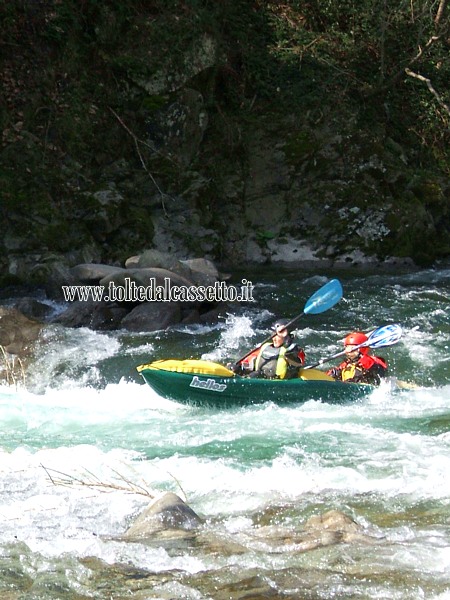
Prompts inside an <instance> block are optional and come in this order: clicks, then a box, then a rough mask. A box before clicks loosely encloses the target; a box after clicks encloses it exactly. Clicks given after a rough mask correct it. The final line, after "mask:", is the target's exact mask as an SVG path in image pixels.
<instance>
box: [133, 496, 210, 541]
mask: <svg viewBox="0 0 450 600" xmlns="http://www.w3.org/2000/svg"><path fill="white" fill-rule="evenodd" d="M202 523H203V520H202V519H201V518H200V517H199V516H198V515H197V514H196V513H195V512H194V511H193V510H192V508H190V507H189V506H188V505H187V504H186V503H185V502H184V501H183V500H182V499H181V498H180V497H179V496H177V495H176V494H174V493H172V492H165V493H164V494H162V495H161V496H158V497H157V498H155V500H153V502H151V503H150V504H149V505H148V506H147V508H145V509H144V511H143V512H142V513H141V514H140V515H139V516H138V518H137V519H136V520H135V521H134V522H133V524H132V525H131V526H130V527H129V528H128V529H127V531H126V532H125V534H124V535H123V539H125V540H127V541H135V540H143V539H152V538H153V537H155V536H157V535H160V534H161V532H164V531H165V532H172V533H173V532H175V531H177V530H178V531H179V530H182V531H192V530H195V529H197V528H198V527H200V525H201V524H202Z"/></svg>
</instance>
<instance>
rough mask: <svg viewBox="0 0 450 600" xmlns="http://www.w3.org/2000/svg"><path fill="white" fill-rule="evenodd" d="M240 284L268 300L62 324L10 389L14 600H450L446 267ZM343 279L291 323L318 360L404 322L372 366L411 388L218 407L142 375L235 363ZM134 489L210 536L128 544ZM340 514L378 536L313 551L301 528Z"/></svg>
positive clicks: (261, 274) (289, 274)
mask: <svg viewBox="0 0 450 600" xmlns="http://www.w3.org/2000/svg"><path fill="white" fill-rule="evenodd" d="M243 276H245V277H246V279H248V280H251V281H252V282H253V284H254V291H253V296H254V299H255V302H253V303H246V304H240V305H239V304H236V305H230V307H229V310H228V312H227V313H226V314H225V315H224V317H223V318H222V319H220V321H219V323H218V324H215V325H189V326H182V327H181V326H180V327H175V328H172V329H170V330H167V331H159V332H155V333H151V334H131V333H127V332H124V331H117V332H107V333H105V332H104V333H101V332H94V331H91V330H88V329H84V328H82V329H76V330H71V329H64V328H62V327H60V326H56V325H50V326H48V327H47V328H46V330H45V334H44V336H43V339H42V342H41V344H40V348H39V353H38V355H37V356H36V358H35V360H34V361H33V363H32V365H31V366H30V369H29V372H28V374H27V381H26V387H23V386H18V387H17V388H15V387H2V388H0V423H1V427H0V458H1V460H0V517H1V521H2V527H1V528H0V598H1V599H3V598H4V599H8V600H10V599H11V600H12V599H16V598H17V599H20V600H38V599H41V598H42V599H44V598H45V599H49V598H54V599H56V598H58V599H61V600H75V599H77V600H79V599H84V598H99V599H105V600H106V599H108V600H109V599H111V598H113V599H114V600H118V599H122V598H134V599H144V598H145V599H156V598H158V599H172V598H173V599H175V598H177V599H178V598H186V599H192V600H203V599H205V600H206V599H214V600H222V599H223V600H225V599H232V600H238V599H241V598H242V599H243V598H246V599H247V600H249V599H252V600H258V599H265V598H280V599H281V598H283V599H285V600H286V599H288V600H289V599H311V600H313V599H331V598H338V597H339V598H349V599H358V600H360V599H366V598H367V599H369V598H380V599H393V600H394V599H395V600H403V599H404V600H411V599H416V598H417V599H422V598H424V599H433V600H438V599H439V600H444V599H450V477H449V472H450V352H449V345H450V311H449V301H450V270H449V269H446V268H442V269H435V270H422V271H414V272H403V271H402V272H397V273H393V272H387V273H386V272H381V271H380V272H378V271H367V272H363V271H342V272H320V273H319V274H317V273H314V272H304V271H301V270H297V271H295V270H286V271H283V270H281V269H280V270H277V271H266V270H263V269H261V270H258V271H254V272H251V273H248V272H246V273H244V274H243ZM336 277H337V278H339V280H340V281H341V283H342V285H343V289H344V297H343V299H342V300H341V301H340V302H339V303H338V304H336V305H335V306H334V307H333V308H331V309H330V310H328V311H326V312H324V313H322V314H319V315H303V317H302V318H301V319H300V320H299V322H298V326H297V327H298V329H297V334H296V335H297V338H296V339H297V341H298V343H299V344H300V345H302V346H303V347H304V348H305V351H306V355H307V363H312V362H316V361H317V360H318V359H320V358H322V357H325V356H328V355H331V354H333V353H335V352H337V351H339V350H340V349H341V348H342V340H343V338H344V337H345V335H346V333H348V332H349V331H351V330H353V329H361V330H364V331H371V330H373V329H375V328H376V327H379V326H381V325H384V324H387V323H399V324H400V325H401V326H402V328H403V337H402V339H401V341H400V342H399V343H398V344H397V345H395V346H392V347H389V348H383V349H382V350H381V349H380V350H378V351H377V353H378V354H381V355H382V356H383V357H384V358H386V359H387V360H388V362H389V367H390V373H391V375H395V376H396V377H397V378H399V379H401V380H402V381H405V382H409V383H410V384H414V385H411V386H410V387H409V388H407V389H402V390H401V391H397V392H393V391H392V389H391V388H390V387H388V386H384V385H382V386H381V387H380V388H378V389H377V390H376V391H375V392H373V393H372V394H371V395H370V396H368V397H367V398H365V399H364V400H359V401H357V402H354V403H350V404H345V405H328V404H325V403H322V402H321V401H320V399H311V400H309V401H307V402H306V403H304V404H293V405H288V406H286V405H284V406H278V405H277V404H275V403H273V402H265V403H262V404H258V405H254V406H249V407H245V408H233V409H227V410H222V411H220V410H213V409H202V408H194V407H189V406H182V405H179V404H176V403H174V402H171V401H169V400H164V399H162V398H160V397H158V396H157V395H156V393H155V392H153V391H152V390H151V389H150V388H149V387H148V386H146V385H145V384H144V382H143V381H142V380H141V379H140V377H139V376H138V374H137V372H136V366H137V365H139V364H141V363H144V362H149V361H150V360H156V359H159V358H207V359H211V360H216V361H219V362H224V363H226V362H228V361H230V360H233V359H235V358H237V357H239V356H241V355H242V354H243V353H245V352H246V351H247V350H248V349H250V348H251V347H252V346H253V345H255V344H257V343H258V342H259V341H261V340H262V339H264V338H265V337H266V336H267V334H268V328H269V326H270V324H271V323H272V321H273V320H274V319H275V318H277V317H294V316H296V315H297V314H299V313H301V312H302V310H303V307H304V305H305V302H306V301H307V299H308V297H309V296H310V295H311V294H313V293H314V292H315V291H316V290H317V289H319V288H320V287H321V286H322V285H323V284H324V283H326V282H327V280H329V279H332V278H336ZM60 308H61V307H56V306H55V310H59V309H60ZM331 364H335V363H331ZM141 489H146V490H149V491H150V492H151V493H152V494H158V493H160V492H163V491H166V490H167V491H172V492H175V493H176V494H178V495H179V496H181V497H182V498H183V499H186V501H187V502H188V504H189V505H190V506H191V507H192V508H193V509H194V510H195V511H196V513H197V514H199V515H200V516H201V517H202V518H203V519H204V520H205V523H204V525H203V526H202V527H201V530H200V531H199V532H198V533H197V535H191V536H188V537H182V538H180V539H177V540H174V539H170V540H165V539H162V538H157V539H155V540H153V541H151V542H148V543H145V544H144V543H142V544H140V543H129V542H125V541H123V540H122V539H121V535H122V534H123V533H124V531H125V530H126V529H127V527H128V526H129V525H130V524H131V523H132V521H133V519H134V518H135V517H136V516H137V515H138V514H139V512H140V511H142V510H143V508H144V507H145V506H146V505H147V504H148V502H149V498H148V497H146V496H145V495H142V494H139V493H136V491H137V490H141ZM330 510H338V511H341V512H342V513H344V514H345V515H347V516H349V517H350V518H351V519H353V520H354V521H355V522H356V523H357V524H358V525H359V526H360V527H361V529H362V531H364V533H365V537H366V538H367V540H358V539H356V540H355V541H350V542H347V543H346V542H342V543H338V544H333V545H329V546H328V545H323V546H322V547H317V548H315V549H312V550H309V551H304V550H305V549H304V548H303V547H302V546H301V544H298V543H296V537H298V535H299V532H301V531H302V530H303V528H304V525H305V523H306V521H307V519H308V518H309V517H311V516H313V515H321V514H323V513H326V512H327V511H330ZM369 542H370V543H369Z"/></svg>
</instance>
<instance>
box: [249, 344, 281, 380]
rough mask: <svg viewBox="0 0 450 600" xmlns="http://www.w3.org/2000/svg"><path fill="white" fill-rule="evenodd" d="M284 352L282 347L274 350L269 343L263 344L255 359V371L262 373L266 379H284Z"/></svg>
mask: <svg viewBox="0 0 450 600" xmlns="http://www.w3.org/2000/svg"><path fill="white" fill-rule="evenodd" d="M286 350H287V348H285V347H284V346H280V347H279V348H275V347H274V346H272V344H271V343H270V342H267V343H265V344H263V345H262V346H261V349H260V352H259V354H258V357H257V359H256V363H255V370H256V371H262V372H263V373H264V375H265V376H266V377H278V378H279V379H284V378H285V377H286V373H287V369H288V365H287V362H286V361H285V360H284V355H285V354H286Z"/></svg>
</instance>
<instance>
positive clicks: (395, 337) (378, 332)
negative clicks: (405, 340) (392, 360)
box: [364, 324, 403, 348]
mask: <svg viewBox="0 0 450 600" xmlns="http://www.w3.org/2000/svg"><path fill="white" fill-rule="evenodd" d="M402 333H403V332H402V328H401V327H400V325H397V324H393V325H384V326H383V327H378V329H375V331H372V333H371V334H370V335H369V339H368V340H367V342H365V343H364V346H370V347H371V348H382V347H384V346H392V345H393V344H396V343H397V342H398V341H400V338H401V337H402Z"/></svg>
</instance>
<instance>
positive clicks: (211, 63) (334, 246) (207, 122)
mask: <svg viewBox="0 0 450 600" xmlns="http://www.w3.org/2000/svg"><path fill="white" fill-rule="evenodd" d="M226 4H227V3H216V4H214V6H213V7H211V6H209V3H208V2H206V1H205V2H183V3H181V2H171V3H159V2H152V3H150V5H151V6H149V5H148V3H142V2H137V1H131V0H130V1H128V2H122V3H119V2H117V3H116V2H112V3H111V4H110V5H108V7H105V6H97V5H96V4H95V3H94V4H89V3H82V4H78V3H72V2H69V0H64V1H63V2H45V3H44V2H36V3H33V6H32V7H30V6H28V5H26V4H24V3H23V2H20V1H19V0H14V1H11V2H10V3H8V6H7V7H4V8H3V9H2V10H3V12H4V17H5V19H4V22H5V38H4V42H3V44H2V59H1V66H2V70H1V72H2V75H1V78H2V87H3V89H4V96H5V102H4V104H3V107H2V109H1V113H0V115H1V122H2V127H3V137H2V147H1V152H0V180H1V194H2V199H1V203H0V211H1V217H2V221H1V225H0V228H1V242H0V243H1V245H2V253H1V258H0V265H1V268H2V275H1V280H2V282H3V283H8V282H24V281H26V282H31V283H38V284H39V283H42V282H46V281H48V280H51V281H53V282H54V283H55V285H57V284H58V283H59V282H61V281H66V279H67V277H68V269H69V268H70V267H71V266H73V265H75V264H78V263H85V262H110V263H116V264H123V261H124V260H125V258H126V257H127V256H129V255H130V254H133V253H136V252H140V251H142V250H143V249H145V248H151V247H157V248H160V249H161V250H163V251H169V252H172V253H174V255H176V256H178V257H180V258H186V257H192V256H206V257H208V258H212V259H214V260H217V261H220V262H222V263H225V264H227V265H230V266H233V265H239V264H242V261H245V262H255V263H268V262H277V261H283V262H297V261H302V260H324V259H325V260H328V261H331V262H333V261H336V260H337V261H344V262H347V263H349V264H353V263H355V262H364V261H367V260H371V261H385V260H389V259H391V258H392V257H397V260H398V261H400V262H406V263H408V261H410V260H412V261H414V262H415V263H416V264H419V265H430V264H433V263H434V262H435V261H436V260H442V259H445V258H446V257H448V254H449V247H450V243H449V225H448V223H449V219H448V206H449V202H448V200H449V183H448V165H449V162H448V157H447V155H446V154H445V147H446V146H445V143H444V142H445V139H444V138H445V133H444V134H443V131H444V132H445V128H442V127H441V124H442V122H443V121H442V120H443V119H444V117H445V114H444V113H443V112H442V110H441V112H439V110H438V109H436V110H435V111H434V113H433V116H430V114H428V115H427V119H425V114H424V113H423V110H424V109H421V101H422V98H423V91H422V90H420V93H419V92H418V91H416V89H415V88H414V89H412V88H411V84H410V82H408V85H407V83H406V82H402V81H400V82H398V83H396V84H395V86H394V85H393V84H392V85H391V88H390V89H389V91H384V92H382V86H381V87H379V88H378V89H377V88H376V85H375V83H374V82H375V79H376V78H375V75H376V74H378V75H379V65H380V62H379V61H380V57H379V56H378V55H377V54H374V55H372V56H371V55H370V52H369V50H370V48H371V47H372V46H371V43H372V42H373V40H376V39H378V38H377V37H376V35H377V32H376V30H375V25H374V24H372V23H371V21H370V17H369V16H368V14H369V13H368V12H367V14H366V13H365V9H367V10H368V9H369V8H370V6H369V5H370V2H367V3H363V5H362V6H361V13H360V14H359V16H358V17H356V16H355V15H353V18H354V19H356V18H358V19H360V23H359V24H360V25H361V24H362V23H364V24H365V25H366V26H367V32H368V33H367V36H366V37H367V39H366V40H361V39H360V38H356V37H354V38H352V40H349V39H348V36H351V35H356V34H353V33H352V34H351V33H349V32H348V31H346V30H345V27H344V26H342V27H343V28H341V29H340V28H339V27H340V26H338V25H336V23H335V21H333V20H332V19H331V17H332V15H331V13H330V14H328V13H326V11H325V9H323V10H324V11H325V12H323V13H321V15H319V13H317V14H316V13H314V14H310V13H308V10H309V9H308V10H306V8H305V7H303V12H302V11H301V9H300V8H298V9H295V10H294V9H293V8H292V7H289V6H285V7H284V9H283V10H281V7H280V6H278V5H272V4H270V3H269V4H267V3H266V4H267V5H266V4H264V3H258V2H255V3H236V6H235V5H234V4H235V3H233V6H226ZM366 4H367V6H366ZM327 10H329V11H331V10H332V5H330V7H329V8H328V9H327ZM319 16H320V18H319ZM398 18H399V20H401V19H402V18H403V15H401V13H399V15H398ZM333 23H334V24H333ZM356 25H358V23H356ZM356 25H355V27H356ZM415 25H417V27H418V26H419V24H415ZM422 25H423V26H425V25H427V23H422ZM370 27H373V30H371V29H370ZM356 28H357V27H356ZM400 33H401V32H400V31H399V32H394V31H388V34H389V35H390V36H392V39H394V38H395V35H397V34H398V35H397V37H398V36H400ZM403 35H404V36H405V39H402V38H401V37H398V46H399V49H398V50H397V53H400V54H401V53H402V52H406V50H404V48H406V47H407V41H408V39H409V38H408V37H407V34H403ZM408 35H411V33H410V34H408ZM371 36H372V37H371ZM350 42H352V43H350ZM352 44H353V45H352ZM437 45H438V42H436V46H435V47H433V50H432V51H433V52H434V51H436V52H438V49H436V50H435V49H434V48H437ZM354 46H355V48H354ZM356 46H357V48H356ZM363 50H364V54H361V52H362V51H363ZM384 51H385V53H386V57H385V61H386V63H388V64H389V65H390V68H391V69H392V71H393V72H394V68H395V66H396V65H395V60H398V56H397V57H395V53H394V52H393V51H392V50H391V49H390V48H389V47H388V46H386V48H385V49H384ZM430 51H431V50H430ZM362 56H363V57H364V60H363V59H362V58H361V57H362ZM358 57H359V58H358ZM358 61H359V62H358ZM389 61H390V62H389ZM378 75H377V76H378ZM441 75H442V74H439V77H441ZM436 77H437V76H436ZM435 81H436V82H439V81H440V79H439V78H438V79H436V80H435ZM415 94H416V95H415ZM428 100H431V99H428ZM422 106H423V103H422ZM419 117H421V118H419ZM433 119H434V122H433ZM425 121H426V122H425ZM426 128H428V129H426ZM419 129H420V136H421V144H420V145H419V144H418V143H417V136H418V135H419ZM443 135H444V137H442V136H443Z"/></svg>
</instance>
